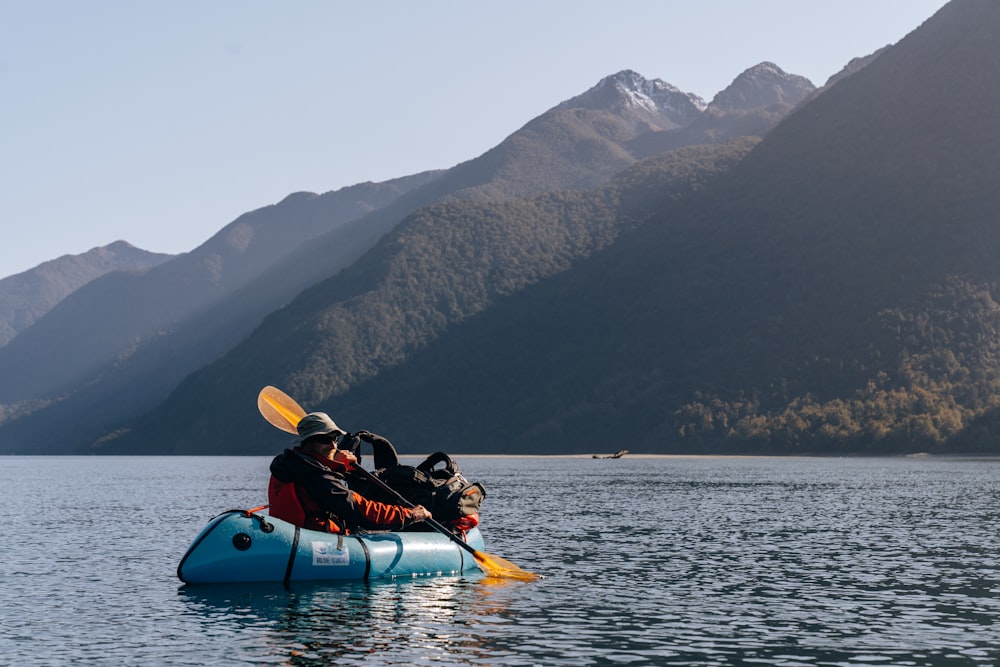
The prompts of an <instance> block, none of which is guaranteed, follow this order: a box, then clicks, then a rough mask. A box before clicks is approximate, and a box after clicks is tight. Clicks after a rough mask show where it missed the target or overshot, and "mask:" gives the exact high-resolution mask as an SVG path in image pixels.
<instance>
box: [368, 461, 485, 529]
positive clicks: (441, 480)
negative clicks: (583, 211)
mask: <svg viewBox="0 0 1000 667" xmlns="http://www.w3.org/2000/svg"><path fill="white" fill-rule="evenodd" d="M442 463H443V464H444V466H443V467H437V466H438V465H439V464H442ZM375 475H376V476H377V477H378V478H379V479H381V480H382V481H383V482H385V483H386V484H388V485H389V486H390V487H391V488H392V489H393V490H395V491H396V492H398V493H399V494H400V495H402V496H403V497H404V498H406V499H407V500H409V501H410V502H411V503H413V504H414V505H423V506H424V507H426V508H427V509H429V510H430V511H431V514H433V515H434V518H435V519H437V520H438V521H439V522H440V523H444V524H447V523H450V522H452V521H455V520H457V519H460V518H462V517H463V516H468V515H470V514H475V513H476V512H478V511H479V508H480V507H481V506H482V504H483V499H484V498H486V489H485V487H483V485H482V484H480V483H479V482H470V481H469V480H467V479H466V478H465V477H464V476H463V475H462V473H461V471H460V470H459V469H458V466H457V465H455V462H454V461H453V460H452V459H451V457H450V456H448V455H447V454H445V453H444V452H435V453H434V454H431V455H430V456H428V457H427V458H426V459H424V461H423V462H422V463H420V464H418V465H416V466H405V465H400V464H398V463H397V464H396V465H394V466H390V467H387V468H383V469H381V470H377V471H376V472H375Z"/></svg>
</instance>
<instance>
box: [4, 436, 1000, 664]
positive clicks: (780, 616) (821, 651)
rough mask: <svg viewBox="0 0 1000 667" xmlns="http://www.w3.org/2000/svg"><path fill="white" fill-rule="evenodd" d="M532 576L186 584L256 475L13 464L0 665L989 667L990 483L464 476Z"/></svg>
mask: <svg viewBox="0 0 1000 667" xmlns="http://www.w3.org/2000/svg"><path fill="white" fill-rule="evenodd" d="M458 463H459V465H460V466H461V467H462V469H463V471H464V472H465V473H466V475H467V476H468V477H469V478H470V479H476V480H479V481H481V482H483V483H484V485H485V486H486V488H487V491H488V494H489V495H488V497H487V499H486V502H485V504H484V506H483V512H482V515H483V526H482V528H483V533H484V535H485V537H486V540H487V542H486V549H485V550H486V551H487V552H488V553H492V554H496V555H498V556H503V557H504V558H507V559H508V560H511V561H513V562H515V563H517V564H518V565H520V566H522V567H524V568H525V569H528V570H532V571H535V572H538V573H541V574H544V575H545V578H544V579H543V580H541V581H537V582H530V583H529V582H512V581H507V582H499V583H498V582H496V581H493V580H489V579H485V578H483V577H482V576H481V575H479V574H478V573H476V574H472V575H467V576H461V577H438V578H425V579H416V580H413V579H411V580H406V581H380V582H370V583H355V584H347V585H343V584H326V585H316V584H309V585H294V584H293V585H292V586H291V587H290V588H288V589H286V588H284V587H282V586H281V585H242V586H207V587H206V586H201V587H189V586H184V585H183V584H181V582H180V581H179V580H178V579H177V578H176V567H177V562H178V560H179V559H180V557H181V556H182V555H183V553H184V551H185V549H186V548H187V546H188V544H189V543H190V542H191V540H192V539H193V538H194V537H195V536H196V535H197V534H198V532H199V531H200V530H201V528H202V527H203V526H204V525H205V523H206V522H207V521H208V520H209V519H210V518H211V517H212V516H214V515H216V514H218V513H219V512H221V511H223V510H227V509H236V508H248V507H252V506H255V505H258V504H263V503H264V502H265V497H266V494H265V488H266V483H267V464H268V459H267V458H258V457H250V458H229V457H199V458H191V457H181V458H146V457H135V458H130V457H121V458H117V457H116V458H94V457H80V458H75V457H37V458H32V457H2V458H0V485H2V488H3V490H4V498H5V501H6V502H7V507H8V519H7V523H6V524H5V525H4V526H3V528H4V529H3V533H2V534H3V537H2V542H0V544H2V547H0V549H2V550H0V554H2V558H0V624H2V627H0V663H2V664H10V665H19V666H25V665H45V666H46V667H50V666H54V665H301V666H305V665H329V664H353V663H361V662H364V663H365V664H368V665H480V666H482V665H782V666H796V665H934V666H937V665H979V664H981V665H995V664H1000V556H998V537H1000V535H998V515H1000V462H998V461H992V460H944V459H936V458H912V459H804V458H796V459H772V458H638V457H635V458H633V457H626V458H623V459H619V460H611V461H605V460H593V459H583V458H487V457H471V456H470V457H461V456H460V457H458Z"/></svg>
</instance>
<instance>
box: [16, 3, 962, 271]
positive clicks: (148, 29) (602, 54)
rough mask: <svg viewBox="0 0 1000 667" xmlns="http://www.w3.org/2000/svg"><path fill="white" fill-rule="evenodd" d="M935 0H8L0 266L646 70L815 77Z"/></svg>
mask: <svg viewBox="0 0 1000 667" xmlns="http://www.w3.org/2000/svg"><path fill="white" fill-rule="evenodd" d="M944 4H945V2H944V0H838V1H836V2H833V1H832V0H823V1H822V2H820V1H818V0H714V1H713V2H692V1H690V0H684V1H683V2H681V1H674V0H622V1H621V2H609V1H608V0H600V1H592V0H541V1H540V0H504V1H503V2H470V1H468V0H454V1H450V0H448V1H446V0H428V1H426V2H415V1H413V0H398V1H393V2H379V1H377V0H372V1H368V2H357V1H355V0H352V1H350V2H348V1H343V2H340V1H334V0H323V1H320V0H300V1H295V0H288V1H282V2H276V1H274V0H208V1H204V0H198V1H195V0H163V1H159V0H148V1H135V0H116V1H111V0H87V1H82V0H79V1H78V0H0V96H2V104H0V224H2V230H3V234H2V242H0V277H4V276H8V275H11V274H14V273H18V272H20V271H24V270H26V269H29V268H31V267H33V266H35V265H37V264H39V263H41V262H43V261H46V260H49V259H54V258H55V257H58V256H60V255H63V254H66V253H72V254H76V253H81V252H85V251H87V250H89V249H90V248H92V247H95V246H99V245H105V244H107V243H111V242H112V241H116V240H119V239H123V240H126V241H129V242H130V243H132V244H134V245H136V246H139V247H141V248H144V249H147V250H153V251H158V252H170V253H179V252H186V251H188V250H191V249H193V248H195V247H197V246H198V245H199V244H201V243H202V242H203V241H205V240H206V239H208V238H209V237H210V236H211V235H212V234H214V233H215V232H217V231H218V230H219V229H221V228H222V227H223V226H225V225H226V224H228V223H229V222H231V221H232V220H234V219H235V218H236V217H238V216H239V215H240V214H241V213H244V212H246V211H250V210H253V209H255V208H259V207H261V206H265V205H267V204H272V203H275V202H277V201H280V200H281V199H283V198H284V197H285V196H286V195H288V194H289V193H291V192H296V191H301V190H307V191H312V192H327V191H329V190H336V189H338V188H341V187H344V186H347V185H352V184H354V183H359V182H362V181H369V180H371V181H381V180H386V179H389V178H394V177H397V176H403V175H407V174H412V173H416V172H419V171H423V170H426V169H439V168H447V167H451V166H454V165H455V164H458V163H459V162H463V161H465V160H468V159H471V158H473V157H476V156H478V155H480V154H482V153H483V152H485V151H486V150H488V149H489V148H491V147H493V146H495V145H496V144H498V143H499V142H501V141H502V140H503V139H504V138H505V137H506V136H508V135H509V134H510V133H512V132H514V131H515V130H517V129H518V128H519V127H521V126H522V125H524V124H525V123H526V122H528V121H529V120H531V119H532V118H534V117H535V116H538V115H539V114H541V113H543V112H544V111H546V110H547V109H549V108H551V107H553V106H555V105H556V104H558V103H559V102H562V101H563V100H566V99H569V98H570V97H573V96H575V95H577V94H579V93H581V92H583V91H584V90H586V89H588V88H590V87H591V86H593V85H594V84H595V83H597V81H599V80H600V79H601V78H603V77H605V76H607V75H609V74H613V73H615V72H618V71H620V70H623V69H633V70H635V71H637V72H639V73H640V74H642V75H643V76H645V77H647V78H659V79H663V80H665V81H667V82H669V83H672V84H673V85H675V86H677V87H679V88H681V89H682V90H685V91H688V92H692V93H696V94H698V95H700V96H702V97H703V98H705V100H706V101H710V100H711V98H712V97H713V96H714V95H715V94H716V93H717V92H719V91H720V90H722V89H723V88H725V87H726V86H727V85H728V84H729V83H730V82H731V81H732V80H733V79H734V78H735V77H736V76H737V75H738V74H739V73H740V72H742V71H743V70H745V69H747V68H748V67H751V66H753V65H755V64H757V63H759V62H762V61H765V60H767V61H772V62H774V63H776V64H778V65H779V66H780V67H782V68H783V69H784V70H786V71H788V72H792V73H795V74H801V75H803V76H805V77H808V78H809V79H810V80H812V82H813V83H815V84H817V85H821V84H822V83H824V82H825V81H826V79H827V78H828V77H829V76H831V75H832V74H834V73H836V72H837V71H839V70H840V69H841V68H842V67H843V66H844V65H845V64H846V63H847V62H848V61H849V60H850V59H851V58H853V57H856V56H863V55H867V54H869V53H871V52H872V51H874V50H876V49H878V48H881V47H882V46H885V45H886V44H891V43H895V42H897V41H899V40H900V39H901V38H902V37H904V36H905V35H906V34H907V33H908V32H910V31H911V30H913V29H914V28H916V27H917V26H918V25H920V23H922V22H923V21H924V20H926V19H927V18H929V17H930V16H931V15H932V14H933V13H934V12H935V11H937V10H938V9H939V8H940V7H942V6H943V5H944Z"/></svg>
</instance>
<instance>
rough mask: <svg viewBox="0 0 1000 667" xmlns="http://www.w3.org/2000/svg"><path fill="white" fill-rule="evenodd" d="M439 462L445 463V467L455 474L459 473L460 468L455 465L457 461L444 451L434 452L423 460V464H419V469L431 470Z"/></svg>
mask: <svg viewBox="0 0 1000 667" xmlns="http://www.w3.org/2000/svg"><path fill="white" fill-rule="evenodd" d="M439 463H444V464H445V466H444V469H445V470H447V471H448V472H449V473H450V474H452V475H455V474H457V473H458V468H457V467H456V466H455V462H454V461H452V460H451V457H450V456H448V455H447V454H445V453H444V452H434V453H433V454H431V455H430V456H428V457H427V458H426V459H424V460H423V462H422V463H421V464H419V465H418V466H417V470H423V471H424V472H428V473H429V472H430V471H431V470H433V469H434V466H436V465H437V464H439Z"/></svg>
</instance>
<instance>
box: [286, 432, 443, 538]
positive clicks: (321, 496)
mask: <svg viewBox="0 0 1000 667" xmlns="http://www.w3.org/2000/svg"><path fill="white" fill-rule="evenodd" d="M297 430H298V433H299V437H298V438H297V440H296V442H297V443H298V446H296V447H295V448H293V449H286V450H285V451H284V452H282V453H281V454H279V455H278V456H276V457H274V460H273V461H271V481H270V483H269V484H268V488H267V497H268V503H269V504H270V506H271V508H270V514H271V516H273V517H276V518H278V519H282V520H284V521H288V522H289V523H292V524H294V525H296V526H300V527H302V528H308V529H310V530H319V531H323V532H327V533H347V532H349V531H350V530H352V529H355V528H367V529H382V530H398V529H401V528H405V527H407V526H409V525H411V524H413V523H417V522H420V521H423V520H425V519H430V518H432V517H431V513H430V512H429V511H427V509H426V508H425V507H424V506H423V505H417V506H416V507H413V508H412V509H411V508H409V507H404V506H402V505H393V504H389V503H382V502H377V501H374V500H369V499H368V498H365V497H364V496H362V495H361V494H360V493H358V492H356V491H352V490H351V489H350V487H349V486H348V481H347V477H346V476H345V473H347V471H348V470H349V469H350V467H351V466H352V465H353V464H355V463H356V462H357V458H356V457H355V456H354V455H353V454H352V453H350V452H347V451H342V450H338V449H337V442H338V440H339V439H340V437H341V436H343V435H346V434H347V433H346V432H345V431H344V430H343V429H341V428H340V427H338V426H337V425H336V424H335V423H334V422H333V420H332V419H330V416H329V415H328V414H326V413H325V412H310V413H309V414H307V415H306V416H304V417H303V418H302V419H301V420H300V421H299V423H298V426H297Z"/></svg>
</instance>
